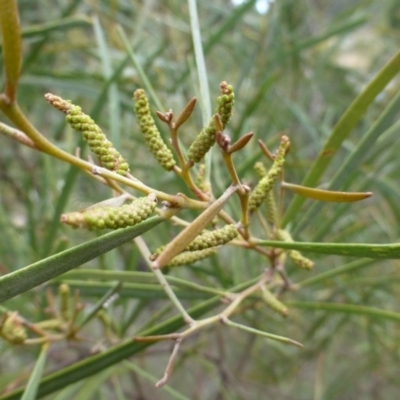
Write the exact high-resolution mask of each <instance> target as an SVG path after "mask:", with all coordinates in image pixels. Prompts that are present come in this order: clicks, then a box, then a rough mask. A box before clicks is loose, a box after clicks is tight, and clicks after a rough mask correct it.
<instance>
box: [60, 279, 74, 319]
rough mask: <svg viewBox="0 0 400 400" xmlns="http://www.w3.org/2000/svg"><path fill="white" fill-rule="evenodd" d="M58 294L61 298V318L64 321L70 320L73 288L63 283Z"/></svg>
mask: <svg viewBox="0 0 400 400" xmlns="http://www.w3.org/2000/svg"><path fill="white" fill-rule="evenodd" d="M58 296H59V300H60V314H61V318H62V319H63V320H64V321H69V320H70V318H71V308H70V301H71V289H70V287H69V286H68V285H67V284H65V283H62V284H61V285H60V286H59V287H58Z"/></svg>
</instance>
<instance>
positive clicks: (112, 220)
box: [61, 193, 157, 230]
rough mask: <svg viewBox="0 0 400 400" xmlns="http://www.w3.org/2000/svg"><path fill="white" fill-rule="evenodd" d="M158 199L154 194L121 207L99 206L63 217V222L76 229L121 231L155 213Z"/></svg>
mask: <svg viewBox="0 0 400 400" xmlns="http://www.w3.org/2000/svg"><path fill="white" fill-rule="evenodd" d="M156 205H157V199H156V196H155V195H154V193H150V194H149V195H148V196H147V197H141V198H139V199H136V200H134V201H133V202H132V203H130V204H124V205H123V206H121V207H109V206H105V207H104V206H103V207H102V206H98V207H91V208H88V209H86V210H84V211H82V212H79V211H77V212H72V213H68V214H63V215H61V222H63V223H65V224H68V225H71V226H73V227H74V228H87V229H90V230H97V229H119V228H126V227H128V226H133V225H136V224H139V223H140V222H142V221H144V220H146V219H147V218H149V217H150V216H151V214H152V213H153V212H154V210H155V208H156Z"/></svg>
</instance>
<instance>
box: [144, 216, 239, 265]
mask: <svg viewBox="0 0 400 400" xmlns="http://www.w3.org/2000/svg"><path fill="white" fill-rule="evenodd" d="M237 235H238V231H237V229H236V226H235V225H233V224H230V225H225V226H224V227H223V228H221V229H216V230H214V231H204V232H203V233H201V234H200V235H199V236H197V237H196V238H195V239H194V240H193V241H192V242H191V243H189V244H188V245H187V246H186V248H185V249H184V251H186V252H190V251H198V250H205V249H209V248H211V247H217V246H222V245H224V244H226V243H228V242H230V241H231V240H233V239H235V238H236V237H237ZM164 248H165V246H161V247H159V248H158V249H157V250H156V251H155V252H154V253H153V254H152V255H151V256H150V260H151V261H154V260H155V259H156V258H157V257H158V256H159V255H160V254H161V252H162V251H163V250H164Z"/></svg>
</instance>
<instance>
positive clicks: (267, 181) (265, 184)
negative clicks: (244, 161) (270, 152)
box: [249, 136, 290, 212]
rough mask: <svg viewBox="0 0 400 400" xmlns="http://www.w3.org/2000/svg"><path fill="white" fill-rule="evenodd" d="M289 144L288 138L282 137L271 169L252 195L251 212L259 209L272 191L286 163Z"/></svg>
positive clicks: (250, 201) (250, 199)
mask: <svg viewBox="0 0 400 400" xmlns="http://www.w3.org/2000/svg"><path fill="white" fill-rule="evenodd" d="M289 144H290V142H289V138H288V137H287V136H282V138H281V143H280V145H279V147H278V151H277V153H276V156H275V160H274V163H273V164H272V167H271V169H270V170H269V171H268V173H267V175H266V176H265V177H264V178H262V179H261V180H260V181H259V182H258V184H257V186H256V187H255V188H254V190H253V191H252V192H251V193H250V198H249V210H250V212H253V211H255V210H257V208H259V207H260V205H261V204H262V202H263V201H264V200H265V199H266V198H267V196H268V192H270V191H271V189H272V187H273V185H274V183H275V181H276V180H277V178H278V176H279V174H280V172H281V171H282V167H283V163H284V162H285V153H286V150H287V149H288V147H289Z"/></svg>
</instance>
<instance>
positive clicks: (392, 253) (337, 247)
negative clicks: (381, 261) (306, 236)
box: [257, 240, 400, 259]
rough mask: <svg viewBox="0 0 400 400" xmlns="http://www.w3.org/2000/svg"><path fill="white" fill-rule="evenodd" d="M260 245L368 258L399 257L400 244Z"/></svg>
mask: <svg viewBox="0 0 400 400" xmlns="http://www.w3.org/2000/svg"><path fill="white" fill-rule="evenodd" d="M257 244H258V245H260V246H268V247H277V248H278V249H293V250H299V251H309V252H310V253H320V254H332V255H338V256H351V257H368V258H389V259H398V258H400V244H399V243H395V244H368V243H363V244H358V243H312V242H278V241H274V240H259V241H257Z"/></svg>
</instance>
